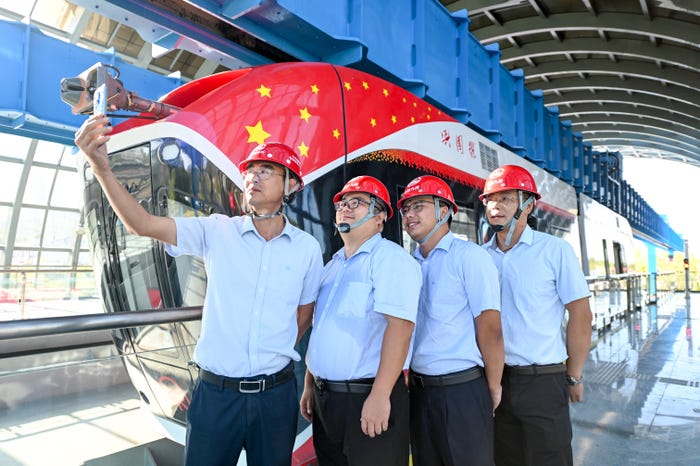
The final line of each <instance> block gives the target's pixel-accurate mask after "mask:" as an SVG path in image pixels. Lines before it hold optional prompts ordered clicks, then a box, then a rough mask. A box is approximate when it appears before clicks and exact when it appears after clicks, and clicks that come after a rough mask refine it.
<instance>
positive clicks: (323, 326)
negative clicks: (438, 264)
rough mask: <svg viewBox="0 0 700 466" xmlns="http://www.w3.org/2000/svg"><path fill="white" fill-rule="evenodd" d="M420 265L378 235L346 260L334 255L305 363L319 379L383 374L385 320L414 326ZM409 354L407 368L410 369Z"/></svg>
mask: <svg viewBox="0 0 700 466" xmlns="http://www.w3.org/2000/svg"><path fill="white" fill-rule="evenodd" d="M420 287H421V272H420V267H419V266H418V263H416V261H415V260H414V259H413V258H412V257H411V255H410V254H409V253H408V252H406V251H405V250H404V249H403V248H401V247H400V246H399V245H397V244H396V243H393V242H391V241H389V240H386V239H383V238H382V237H381V235H380V234H379V233H377V234H376V235H374V236H373V237H372V238H370V239H368V240H367V241H365V243H364V244H363V245H362V246H361V247H360V248H359V249H358V250H357V252H356V253H355V254H354V255H352V256H351V257H349V258H347V259H346V258H345V251H344V249H341V250H339V251H338V252H336V253H335V254H334V255H333V257H332V259H331V260H330V261H329V262H328V264H326V266H325V267H324V269H323V277H322V279H321V290H320V292H319V295H318V300H317V302H316V310H315V312H314V326H313V330H312V332H311V339H310V341H309V349H308V352H307V356H306V361H307V364H308V366H309V370H310V371H311V373H312V374H314V375H315V376H316V377H320V378H323V379H329V380H352V379H362V378H370V377H375V376H376V375H377V370H378V369H379V360H380V353H381V348H382V339H383V338H384V330H385V329H386V326H387V321H386V318H385V317H384V315H389V316H393V317H398V318H401V319H405V320H409V321H411V322H415V321H416V311H417V308H418V296H419V293H420ZM408 361H410V351H409V355H408V358H407V360H406V363H405V365H404V368H407V367H408Z"/></svg>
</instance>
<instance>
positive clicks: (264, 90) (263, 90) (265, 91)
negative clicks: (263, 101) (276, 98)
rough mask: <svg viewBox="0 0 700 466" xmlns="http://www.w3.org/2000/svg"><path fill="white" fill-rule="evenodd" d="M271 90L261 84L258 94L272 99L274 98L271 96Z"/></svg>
mask: <svg viewBox="0 0 700 466" xmlns="http://www.w3.org/2000/svg"><path fill="white" fill-rule="evenodd" d="M271 90H272V89H270V88H269V87H265V85H264V84H261V85H260V87H259V88H257V89H256V91H258V93H259V94H260V97H269V98H270V99H271V98H272V94H270V91H271Z"/></svg>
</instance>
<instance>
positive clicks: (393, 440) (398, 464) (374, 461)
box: [313, 374, 409, 466]
mask: <svg viewBox="0 0 700 466" xmlns="http://www.w3.org/2000/svg"><path fill="white" fill-rule="evenodd" d="M368 395H369V394H368V393H365V394H362V393H338V392H331V391H328V390H319V389H318V388H317V387H314V403H313V431H314V436H313V439H314V448H315V450H316V458H317V460H318V464H319V466H406V465H407V464H408V442H409V440H408V409H409V407H408V388H407V387H406V383H405V381H404V377H403V374H402V375H401V377H399V380H398V381H397V382H396V384H395V385H394V389H393V391H392V393H391V398H390V401H391V414H390V415H389V429H388V430H387V431H386V432H384V433H382V434H381V435H377V436H375V437H374V438H371V437H369V436H368V435H365V434H364V433H363V432H362V428H361V427H360V415H361V413H362V406H363V404H364V402H365V400H366V399H367V396H368Z"/></svg>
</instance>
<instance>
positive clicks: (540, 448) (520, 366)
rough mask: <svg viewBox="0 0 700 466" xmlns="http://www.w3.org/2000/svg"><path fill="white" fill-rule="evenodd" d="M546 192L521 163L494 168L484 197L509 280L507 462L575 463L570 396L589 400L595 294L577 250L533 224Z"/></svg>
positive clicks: (491, 247)
mask: <svg viewBox="0 0 700 466" xmlns="http://www.w3.org/2000/svg"><path fill="white" fill-rule="evenodd" d="M539 198H540V194H539V193H538V192H537V187H536V186H535V180H534V178H533V177H532V175H531V174H530V173H529V172H528V171H527V170H525V169H524V168H522V167H520V166H517V165H505V166H502V167H500V168H497V169H496V170H494V171H493V172H492V173H491V174H490V175H489V176H488V178H487V179H486V183H485V186H484V192H483V194H481V196H480V199H482V201H483V202H484V205H485V206H486V218H487V220H488V222H489V225H490V226H491V228H492V229H493V230H494V231H495V232H496V234H495V235H493V237H492V238H491V240H490V241H489V242H488V243H486V244H485V245H484V248H485V249H486V251H488V253H489V254H490V255H491V258H492V259H493V261H494V263H495V264H496V267H497V268H498V272H499V276H500V281H501V321H502V323H503V338H504V342H505V368H504V371H503V380H502V386H503V397H502V400H501V404H500V405H499V407H498V409H497V410H496V418H495V431H494V436H495V459H496V465H499V466H500V465H531V466H535V465H536V466H540V465H545V464H549V465H571V464H573V458H572V450H571V438H572V430H571V420H570V417H569V404H568V402H569V400H571V401H572V402H574V403H575V402H579V401H582V400H583V383H582V382H583V366H584V363H585V362H586V358H587V357H588V352H589V349H590V344H591V318H592V315H591V308H590V304H589V296H590V292H589V289H588V284H587V282H586V279H585V277H584V275H583V272H582V270H581V266H580V264H579V261H578V259H577V258H576V255H575V254H574V250H573V248H572V247H571V246H570V245H569V244H568V243H567V242H566V241H564V240H562V239H561V238H557V237H555V236H552V235H548V234H546V233H541V232H538V231H534V230H532V229H531V228H530V227H529V226H528V225H527V217H528V215H530V214H531V213H532V211H533V210H534V208H535V202H536V201H537V200H538V199H539ZM565 311H567V312H568V321H567V323H566V330H565V332H564V331H563V330H562V323H563V320H564V312H565Z"/></svg>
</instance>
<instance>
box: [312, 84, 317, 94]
mask: <svg viewBox="0 0 700 466" xmlns="http://www.w3.org/2000/svg"><path fill="white" fill-rule="evenodd" d="M311 92H313V93H314V94H316V95H318V86H317V85H316V84H312V85H311Z"/></svg>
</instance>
